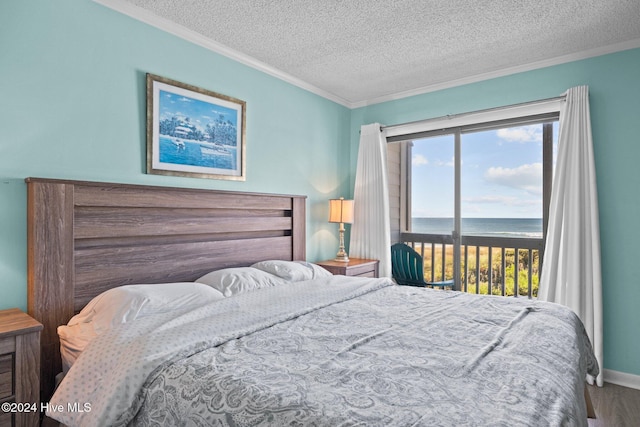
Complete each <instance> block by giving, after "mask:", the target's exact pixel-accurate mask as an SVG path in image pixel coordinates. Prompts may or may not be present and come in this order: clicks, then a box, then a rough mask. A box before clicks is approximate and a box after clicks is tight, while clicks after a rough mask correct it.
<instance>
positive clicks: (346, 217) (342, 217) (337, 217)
mask: <svg viewBox="0 0 640 427" xmlns="http://www.w3.org/2000/svg"><path fill="white" fill-rule="evenodd" d="M329 222H337V223H340V229H339V232H340V247H339V248H338V253H337V254H336V258H335V260H336V261H341V262H348V261H349V257H348V256H347V252H346V251H345V250H344V225H345V224H351V223H353V200H345V199H344V197H340V198H339V199H330V200H329Z"/></svg>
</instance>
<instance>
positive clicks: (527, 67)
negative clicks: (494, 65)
mask: <svg viewBox="0 0 640 427" xmlns="http://www.w3.org/2000/svg"><path fill="white" fill-rule="evenodd" d="M636 48H640V39H634V40H629V41H626V42H622V43H615V44H611V45H607V46H603V47H599V48H595V49H589V50H585V51H581V52H576V53H572V54H569V55H563V56H557V57H555V58H550V59H545V60H543V61H536V62H530V63H528V64H524V65H518V66H515V67H509V68H503V69H501V70H496V71H490V72H488V73H482V74H476V75H473V76H469V77H463V78H461V79H456V80H448V81H443V82H440V83H435V84H433V85H428V86H424V87H421V88H417V89H412V90H407V91H403V92H397V93H393V94H389V95H383V96H380V97H377V98H372V99H370V100H367V101H360V102H352V103H351V108H360V107H366V106H369V105H374V104H381V103H383V102H388V101H396V100H399V99H403V98H408V97H410V96H415V95H422V94H424V93H429V92H435V91H438V90H443V89H450V88H452V87H456V86H462V85H466V84H470V83H477V82H481V81H484V80H490V79H494V78H496V77H504V76H509V75H512V74H517V73H523V72H526V71H532V70H537V69H540V68H546V67H551V66H554V65H560V64H566V63H568V62H574V61H579V60H582V59H588V58H593V57H596V56H602V55H607V54H610V53H616V52H621V51H623V50H630V49H636Z"/></svg>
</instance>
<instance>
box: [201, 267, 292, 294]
mask: <svg viewBox="0 0 640 427" xmlns="http://www.w3.org/2000/svg"><path fill="white" fill-rule="evenodd" d="M196 282H199V283H204V284H206V285H209V286H212V287H213V288H215V289H217V290H218V291H220V292H222V294H223V295H224V296H225V297H230V296H232V295H236V294H240V293H242V292H247V291H252V290H254V289H260V288H266V287H270V286H277V285H280V284H282V283H286V281H284V280H282V279H281V278H279V277H277V276H274V275H273V274H269V273H267V272H265V271H262V270H258V269H257V268H252V267H234V268H223V269H222V270H215V271H212V272H211V273H208V274H205V275H204V276H202V277H201V278H199V279H197V280H196Z"/></svg>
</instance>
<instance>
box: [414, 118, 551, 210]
mask: <svg viewBox="0 0 640 427" xmlns="http://www.w3.org/2000/svg"><path fill="white" fill-rule="evenodd" d="M553 134H554V158H555V152H556V149H555V147H556V145H557V144H556V141H557V134H558V123H557V122H555V123H554V132H553ZM413 143H414V145H413V148H412V159H411V161H412V166H411V168H412V196H411V197H412V214H411V216H412V217H414V218H416V217H431V218H438V217H441V218H451V217H453V216H454V194H455V191H454V173H455V172H454V136H453V135H443V136H438V137H432V138H426V139H420V140H414V141H413ZM461 143H462V144H461V151H462V154H461V160H462V166H461V168H462V175H461V176H462V181H461V198H462V217H463V218H542V125H541V124H540V125H530V126H519V127H512V128H507V129H498V130H490V131H483V132H475V133H466V134H462V137H461Z"/></svg>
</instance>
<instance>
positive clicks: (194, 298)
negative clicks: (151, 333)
mask: <svg viewBox="0 0 640 427" xmlns="http://www.w3.org/2000/svg"><path fill="white" fill-rule="evenodd" d="M222 298H224V296H223V295H222V294H221V293H220V292H218V291H217V290H215V289H213V288H211V287H209V286H206V285H203V284H201V283H193V282H180V283H162V284H154V285H126V286H120V287H117V288H113V289H109V290H108V291H105V292H103V293H101V294H100V295H98V296H97V297H95V298H93V299H92V300H91V301H90V302H89V304H87V305H86V306H85V307H84V308H83V309H82V311H80V313H78V314H77V315H75V316H73V317H72V318H71V320H70V321H69V323H67V325H63V326H59V327H58V336H59V337H60V353H61V355H62V363H63V368H64V371H65V372H66V371H67V370H68V369H69V368H70V367H71V365H72V364H73V362H75V360H76V359H77V358H78V356H79V355H80V353H82V351H83V350H84V348H85V347H86V346H87V344H89V343H90V342H91V341H92V340H93V339H94V338H95V337H97V336H98V335H100V334H103V333H105V332H106V331H108V330H110V329H112V328H114V327H116V326H118V325H121V324H123V323H127V322H131V321H133V320H135V319H138V318H142V317H145V316H149V315H152V314H158V313H164V312H167V311H173V310H180V309H189V308H196V307H199V306H202V305H204V304H207V303H209V302H212V301H216V300H220V299H222Z"/></svg>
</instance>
